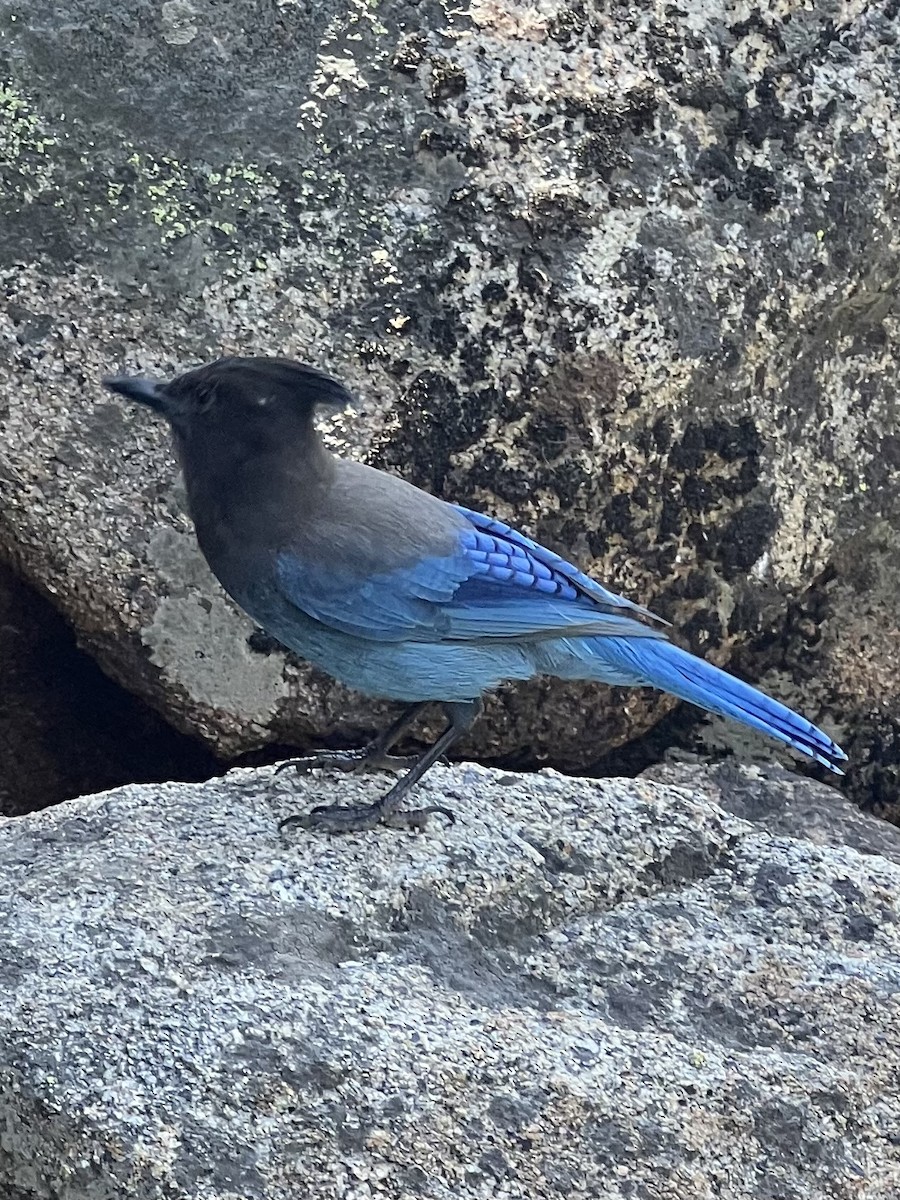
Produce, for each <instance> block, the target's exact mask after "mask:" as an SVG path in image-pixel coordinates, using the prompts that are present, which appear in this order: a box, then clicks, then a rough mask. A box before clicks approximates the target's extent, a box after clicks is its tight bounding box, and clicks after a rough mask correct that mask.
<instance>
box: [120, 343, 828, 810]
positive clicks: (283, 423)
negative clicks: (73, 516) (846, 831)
mask: <svg viewBox="0 0 900 1200" xmlns="http://www.w3.org/2000/svg"><path fill="white" fill-rule="evenodd" d="M104 382H105V385H106V386H107V387H108V388H110V389H112V390H113V391H115V392H119V393H121V394H122V395H124V396H127V397H129V398H130V399H132V400H137V401H139V402H141V403H142V404H146V405H147V406H149V407H150V408H151V409H153V410H154V411H155V412H158V413H161V414H162V415H163V416H164V417H165V418H166V420H167V421H168V422H169V424H170V426H171V428H172V431H173V434H174V440H175V445H176V449H177V451H178V456H179V458H180V460H181V465H182V468H183V471H184V478H185V484H186V487H187V495H188V504H189V509H190V514H191V517H192V518H193V521H194V525H195V527H196V530H197V538H198V540H199V543H200V548H201V549H202V551H203V554H204V555H205V557H206V559H207V561H208V563H209V565H210V567H211V568H212V570H213V572H214V574H215V575H216V576H217V578H218V579H219V581H220V582H221V584H222V586H223V587H224V588H225V590H226V591H227V592H228V593H229V595H230V596H232V597H233V599H234V600H236V601H237V603H238V604H239V605H240V606H241V607H242V608H243V609H244V610H245V611H246V612H247V613H249V615H250V616H251V617H253V619H254V620H255V621H257V622H258V623H259V624H260V625H261V626H262V627H263V628H264V629H265V630H266V631H267V632H269V633H270V634H272V635H273V636H274V637H276V638H277V639H278V640H279V641H280V642H282V643H283V644H284V645H285V646H289V647H290V648H291V649H292V650H294V651H295V652H296V653H297V654H300V655H302V656H303V657H304V658H306V659H309V660H310V661H311V662H314V663H316V664H317V665H318V666H320V667H322V668H324V670H326V671H327V672H328V673H329V674H330V675H332V676H334V677H335V678H336V679H339V680H341V682H342V683H345V684H349V685H350V686H351V687H354V688H357V689H359V690H360V691H361V692H365V693H368V694H369V695H371V696H381V697H385V698H389V699H394V700H404V701H406V702H407V703H408V704H409V705H411V707H409V708H408V709H407V711H406V712H405V713H404V714H403V715H402V716H401V717H400V719H399V720H397V721H396V722H395V723H394V724H393V725H392V726H391V727H390V729H388V730H387V732H386V733H385V734H384V735H382V736H381V737H379V738H377V739H376V740H375V741H374V742H372V743H371V744H370V745H369V746H367V747H366V748H365V749H364V750H361V751H356V752H353V751H348V752H332V753H327V752H326V753H325V754H320V755H316V756H313V757H312V758H306V759H299V760H292V762H293V765H296V766H298V767H299V768H301V769H304V768H309V767H311V766H313V765H316V764H324V765H333V766H336V767H340V768H342V769H346V770H351V769H357V768H364V767H373V768H377V767H397V766H400V765H407V764H408V763H409V760H404V759H399V758H391V757H389V756H388V751H389V750H390V749H391V747H392V746H393V745H394V744H395V742H396V741H397V740H398V739H399V737H400V736H401V734H402V733H403V732H404V730H405V729H407V728H408V726H409V725H411V724H412V722H413V720H414V718H415V716H416V714H417V713H418V712H419V710H420V709H421V708H422V707H424V705H425V704H427V703H430V702H435V701H437V702H439V703H440V704H442V705H443V707H444V710H445V712H446V715H447V717H448V720H449V727H448V729H447V731H446V732H445V733H444V734H443V736H442V737H441V738H439V739H438V741H437V742H436V743H435V744H434V745H433V746H432V747H431V749H430V750H428V751H426V752H425V753H424V754H423V755H422V756H421V757H420V758H418V759H417V760H413V761H412V765H411V767H410V770H409V771H408V773H407V774H406V775H404V776H403V777H402V778H401V779H400V780H399V782H398V783H396V784H395V785H394V787H392V788H391V789H390V791H388V792H387V793H386V794H385V795H384V796H382V797H381V799H380V800H378V801H377V802H376V803H374V804H372V805H370V806H368V807H344V806H339V805H331V806H320V807H319V808H316V809H314V810H313V811H312V812H311V813H309V814H307V815H305V816H297V817H289V818H288V822H296V823H298V824H300V825H302V826H303V827H304V828H317V829H324V830H327V831H330V832H339V831H346V830H360V829H371V828H373V827H374V826H376V825H378V824H385V825H390V826H393V827H395V828H404V827H405V828H421V827H422V826H423V825H424V824H425V822H426V820H427V817H428V814H429V813H432V812H435V811H439V812H442V813H444V815H446V816H448V817H449V818H450V819H451V820H452V814H450V813H448V812H447V810H445V809H439V808H435V807H432V808H428V809H419V810H416V811H413V812H410V811H403V810H401V808H400V805H401V803H402V802H403V801H404V800H405V798H406V796H407V794H408V793H409V791H410V790H411V789H412V787H413V786H414V785H415V783H416V782H417V781H418V780H419V779H421V777H422V776H423V775H424V774H425V772H426V771H427V770H428V768H429V767H430V766H431V765H432V764H433V763H434V762H435V761H436V760H437V759H438V758H439V757H440V756H441V755H442V754H444V752H445V751H446V750H448V749H449V747H450V746H451V745H452V744H453V742H455V741H456V740H457V738H459V737H460V736H461V735H462V734H463V733H464V732H465V731H466V730H467V729H468V728H469V727H470V725H471V724H472V722H473V721H474V720H475V717H476V716H477V714H478V712H479V709H480V707H481V702H480V697H481V696H482V694H483V693H484V692H485V691H487V690H488V689H490V688H493V687H496V686H497V685H498V684H499V683H501V682H502V681H503V680H505V679H528V678H530V677H531V676H533V675H542V674H545V675H557V676H559V677H560V678H563V679H594V680H600V681H602V682H604V683H610V684H617V685H619V686H622V685H629V686H632V685H633V686H649V687H656V688H660V689H661V690H662V691H665V692H670V693H672V695H675V696H678V697H680V698H681V699H682V700H689V701H690V702H691V703H692V704H696V705H699V707H700V708H704V709H708V710H709V711H710V712H715V713H720V714H722V715H724V716H727V717H732V718H734V719H735V720H737V721H741V722H743V723H744V724H745V725H750V726H752V727H753V728H754V729H760V730H762V731H763V732H764V733H767V734H769V736H770V737H773V738H777V739H778V740H779V741H781V742H785V743H787V745H789V746H792V747H793V748H794V749H795V750H799V751H801V752H802V753H803V754H807V755H809V757H810V758H813V759H815V760H816V761H817V762H820V763H824V765H825V766H826V767H829V768H830V769H831V770H832V771H834V772H836V773H837V774H841V773H842V772H841V769H840V766H839V764H840V763H841V762H842V761H844V760H846V757H847V756H846V755H845V754H844V752H843V751H842V750H841V749H840V747H839V746H837V745H836V744H835V743H834V742H833V741H832V740H831V738H829V737H828V736H827V735H826V734H824V733H823V732H822V731H821V730H820V729H817V728H816V727H815V726H814V725H812V724H810V722H809V721H807V720H805V719H804V718H803V717H801V716H798V715H797V714H796V713H794V712H792V711H791V710H790V709H789V708H786V707H785V706H784V705H783V704H779V703H778V701H777V700H772V699H770V698H769V697H768V696H765V695H763V693H762V692H759V691H757V690H756V689H755V688H752V687H750V686H749V685H748V684H746V683H742V682H741V681H740V680H739V679H735V678H734V677H733V676H731V675H729V674H727V673H726V672H725V671H721V670H719V668H718V667H714V666H712V665H711V664H709V663H707V662H704V661H703V660H702V659H699V658H695V657H694V655H692V654H689V653H687V651H685V650H682V649H680V648H679V647H678V646H675V645H673V644H672V642H670V641H669V640H668V639H667V636H666V634H665V632H664V630H663V628H662V626H663V625H664V624H665V622H663V621H661V619H660V618H658V617H655V616H654V615H653V614H652V613H651V612H649V611H648V610H647V609H646V608H642V607H641V606H640V605H638V604H634V603H632V601H630V600H626V599H624V598H623V597H621V596H617V595H615V594H614V593H613V592H609V591H607V590H606V588H604V587H602V586H601V585H600V584H599V583H597V582H596V581H595V580H593V579H590V578H589V577H588V576H587V575H584V574H583V573H582V572H581V571H579V570H578V568H577V567H574V566H572V564H571V563H568V562H566V561H565V560H564V559H562V558H560V557H559V556H558V555H556V554H553V553H552V552H551V551H550V550H546V549H545V548H544V547H543V546H540V545H538V544H537V543H536V542H533V541H531V539H530V538H527V537H525V536H524V535H523V534H521V533H517V532H516V530H515V529H511V528H510V527H509V526H508V525H505V524H504V523H503V522H502V521H496V520H492V519H491V518H490V517H486V516H484V515H482V514H481V513H478V512H473V511H472V510H470V509H468V508H464V507H462V505H458V504H448V503H446V502H445V501H443V500H439V499H437V497H435V496H431V495H429V494H428V493H427V492H423V491H421V490H420V489H419V488H417V487H414V486H413V485H412V484H410V483H406V482H405V481H404V480H402V479H398V478H396V477H395V476H393V475H387V474H385V473H384V472H382V471H377V470H375V469H374V468H372V467H368V466H364V465H363V464H362V463H358V462H352V461H349V460H347V459H341V458H336V457H335V456H334V455H332V454H331V453H329V451H328V450H326V448H325V446H324V444H323V442H322V439H321V437H320V436H319V434H318V432H317V430H316V428H315V425H314V423H313V416H314V413H315V409H316V406H317V405H319V404H345V403H347V402H348V401H349V400H350V396H349V394H348V393H347V391H346V390H345V389H344V387H343V386H342V385H341V384H340V383H338V382H337V381H336V380H334V379H332V378H330V377H329V376H328V375H325V374H323V373H322V372H321V371H318V370H316V369H315V368H313V367H310V366H305V365H303V364H301V363H296V362H292V361H290V360H288V359H283V358H223V359H219V360H218V361H217V362H213V363H211V364H210V365H208V366H205V367H200V368H198V369H197V370H194V371H188V372H187V373H186V374H184V375H180V376H178V377H177V378H176V379H174V380H172V381H171V382H170V383H162V382H156V381H154V380H150V379H143V378H139V377H120V378H111V379H106V380H105V381H104ZM286 765H287V764H286Z"/></svg>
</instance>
